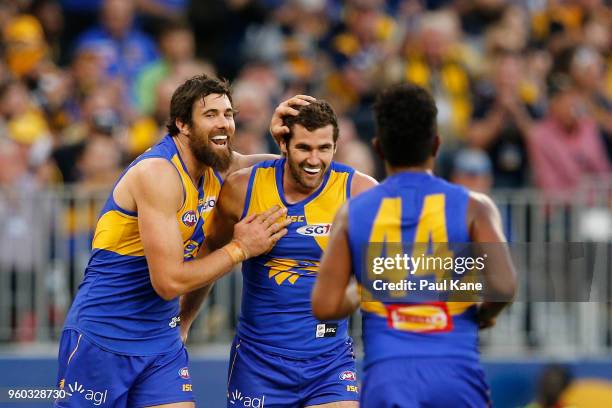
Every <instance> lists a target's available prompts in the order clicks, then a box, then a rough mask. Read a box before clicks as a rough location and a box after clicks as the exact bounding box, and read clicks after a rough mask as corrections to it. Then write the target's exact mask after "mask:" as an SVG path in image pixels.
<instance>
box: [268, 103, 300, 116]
mask: <svg viewBox="0 0 612 408" xmlns="http://www.w3.org/2000/svg"><path fill="white" fill-rule="evenodd" d="M293 105H296V104H293ZM274 114H275V115H276V116H280V117H283V116H297V115H299V114H300V111H299V110H297V109H294V108H292V107H291V106H289V105H284V106H283V105H280V106H279V107H277V108H276V111H275V113H274Z"/></svg>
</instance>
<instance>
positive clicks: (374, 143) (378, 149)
mask: <svg viewBox="0 0 612 408" xmlns="http://www.w3.org/2000/svg"><path fill="white" fill-rule="evenodd" d="M372 147H373V148H374V151H375V152H376V154H377V155H378V157H379V158H380V159H381V160H382V161H385V155H384V154H383V151H382V147H381V146H380V139H379V138H378V136H376V137H375V138H374V139H372Z"/></svg>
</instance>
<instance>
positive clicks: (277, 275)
mask: <svg viewBox="0 0 612 408" xmlns="http://www.w3.org/2000/svg"><path fill="white" fill-rule="evenodd" d="M264 266H266V267H268V268H270V270H269V271H268V278H270V279H272V278H274V280H275V281H276V283H277V284H278V285H279V286H280V285H282V284H283V282H285V281H288V282H289V283H291V284H292V285H293V284H295V282H296V281H297V280H298V279H299V277H300V276H303V275H312V274H315V273H317V272H318V270H319V261H301V260H297V259H290V258H272V259H270V260H269V261H268V262H266V264H265V265H264Z"/></svg>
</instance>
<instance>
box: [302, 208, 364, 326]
mask: <svg viewBox="0 0 612 408" xmlns="http://www.w3.org/2000/svg"><path fill="white" fill-rule="evenodd" d="M347 223H348V206H347V204H345V205H344V206H342V208H341V209H340V211H339V212H338V214H336V218H335V219H334V223H333V227H332V230H331V235H330V237H329V243H328V244H327V249H326V250H325V252H324V253H323V258H322V259H321V265H320V267H319V273H318V274H317V281H316V282H315V285H314V288H313V290H312V296H311V300H312V313H313V314H314V316H315V317H316V318H317V319H319V320H335V319H340V318H343V317H346V316H349V315H350V314H351V313H353V311H354V310H355V309H357V307H358V306H359V297H358V296H357V293H356V291H354V290H351V289H350V287H349V283H350V278H351V268H352V262H351V253H350V249H349V245H348V234H347Z"/></svg>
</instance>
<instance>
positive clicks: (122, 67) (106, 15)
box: [75, 0, 158, 106]
mask: <svg viewBox="0 0 612 408" xmlns="http://www.w3.org/2000/svg"><path fill="white" fill-rule="evenodd" d="M134 17H135V16H134V0H104V2H103V3H102V8H101V13H100V25H99V26H97V27H94V28H92V29H90V30H88V31H86V32H84V33H83V34H81V35H80V36H79V37H78V39H77V41H76V46H75V50H76V52H77V53H78V52H81V51H82V50H84V49H88V50H90V51H93V52H96V53H97V54H98V55H100V57H101V60H102V65H103V66H104V69H105V70H106V72H107V74H109V75H110V76H113V77H117V78H119V79H121V81H122V83H123V85H124V87H125V89H124V94H125V95H124V96H125V98H126V102H127V103H128V106H134V105H135V102H136V97H135V91H134V83H135V81H136V77H137V75H138V74H139V73H140V71H142V69H143V68H144V67H145V66H146V65H147V64H149V63H151V62H153V61H155V60H156V59H157V58H158V53H157V46H156V44H155V42H154V41H153V40H152V39H151V38H150V37H149V36H148V35H147V34H145V33H143V32H141V31H140V30H138V29H137V28H135V26H134Z"/></svg>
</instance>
